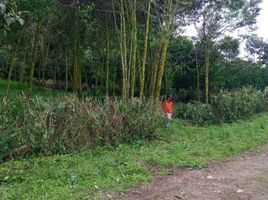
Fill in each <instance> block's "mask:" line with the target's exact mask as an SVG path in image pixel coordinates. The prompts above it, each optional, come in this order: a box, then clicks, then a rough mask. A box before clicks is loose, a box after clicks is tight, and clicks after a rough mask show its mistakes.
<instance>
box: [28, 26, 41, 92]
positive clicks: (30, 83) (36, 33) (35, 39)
mask: <svg viewBox="0 0 268 200" xmlns="http://www.w3.org/2000/svg"><path fill="white" fill-rule="evenodd" d="M39 31H40V25H37V28H36V30H34V33H33V47H32V59H31V68H30V73H29V77H28V91H29V94H30V95H31V94H32V87H33V76H34V70H35V61H36V54H37V44H38V36H39Z"/></svg>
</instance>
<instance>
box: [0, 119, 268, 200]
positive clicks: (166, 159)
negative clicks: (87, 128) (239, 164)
mask: <svg viewBox="0 0 268 200" xmlns="http://www.w3.org/2000/svg"><path fill="white" fill-rule="evenodd" d="M267 121H268V115H267V114H263V115H258V116H255V117H254V118H252V119H250V120H248V121H240V122H237V123H233V124H224V125H221V126H209V127H195V126H191V125H187V124H185V123H184V122H182V121H179V120H174V121H173V122H172V124H171V126H170V128H168V129H162V130H159V139H158V140H156V141H153V142H144V141H139V142H136V143H135V144H133V145H120V146H119V147H118V148H116V149H109V148H108V147H102V148H96V149H94V150H91V151H87V152H81V153H78V154H73V155H56V156H51V157H40V158H29V159H25V160H19V161H10V162H7V163H3V164H0V199H1V200H2V199H3V200H4V199H27V200H29V199H49V200H54V199H55V200H56V199H104V198H108V199H109V198H111V197H112V196H113V195H115V194H116V193H117V192H122V191H126V190H127V189H128V188H130V187H133V186H137V185H140V184H142V183H146V182H149V181H152V180H153V179H154V175H155V174H162V175H166V174H169V173H171V172H172V170H171V169H172V168H174V167H191V168H202V167H205V166H206V165H207V164H208V163H210V162H212V161H214V160H222V159H225V158H226V157H228V156H231V155H235V154H238V153H241V152H243V151H245V150H248V149H250V148H256V147H258V146H260V145H262V144H264V143H266V142H267V141H268V124H267ZM152 168H153V171H154V172H153V173H152Z"/></svg>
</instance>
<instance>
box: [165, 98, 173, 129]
mask: <svg viewBox="0 0 268 200" xmlns="http://www.w3.org/2000/svg"><path fill="white" fill-rule="evenodd" d="M172 107H173V100H172V96H171V95H169V96H167V98H165V99H164V101H163V102H162V111H163V112H164V113H166V115H167V119H168V121H167V123H166V124H165V127H168V125H169V123H170V121H171V118H172Z"/></svg>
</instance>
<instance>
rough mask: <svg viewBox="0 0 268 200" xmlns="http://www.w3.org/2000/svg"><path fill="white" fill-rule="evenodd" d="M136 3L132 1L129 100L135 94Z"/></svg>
mask: <svg viewBox="0 0 268 200" xmlns="http://www.w3.org/2000/svg"><path fill="white" fill-rule="evenodd" d="M136 7H137V1H136V0H134V2H133V6H132V13H131V22H132V23H131V29H132V31H131V32H132V37H131V40H132V51H131V53H132V56H131V88H130V98H131V99H133V97H134V93H135V82H136V63H137V46H138V45H137V16H136V15H137V14H136V12H137V11H136Z"/></svg>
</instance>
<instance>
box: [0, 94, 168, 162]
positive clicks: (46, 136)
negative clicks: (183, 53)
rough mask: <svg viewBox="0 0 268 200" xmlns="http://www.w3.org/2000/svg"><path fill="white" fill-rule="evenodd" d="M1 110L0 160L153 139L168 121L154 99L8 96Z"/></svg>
mask: <svg viewBox="0 0 268 200" xmlns="http://www.w3.org/2000/svg"><path fill="white" fill-rule="evenodd" d="M158 107H160V106H158ZM0 112H1V115H0V124H1V125H0V136H1V137H0V160H7V159H11V158H19V157H24V156H27V155H31V154H41V155H51V154H54V153H67V152H73V151H79V150H84V149H88V148H91V147H95V146H100V145H108V146H117V145H118V144H120V143H122V142H126V143H131V142H133V141H135V140H142V139H145V140H146V139H152V138H155V137H156V130H157V128H158V127H159V126H160V125H161V124H162V120H163V116H162V113H161V111H160V109H157V108H156V107H155V106H153V105H151V104H150V103H141V102H139V101H132V102H128V103H125V102H123V101H116V100H115V101H106V102H100V101H97V100H93V99H89V98H87V99H83V100H80V99H78V98H76V97H75V96H69V97H62V98H60V97H57V98H53V97H51V98H42V97H39V96H37V97H34V98H27V97H25V96H24V95H22V96H18V97H17V98H16V99H13V100H11V99H8V98H4V99H3V100H2V102H1V104H0Z"/></svg>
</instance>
